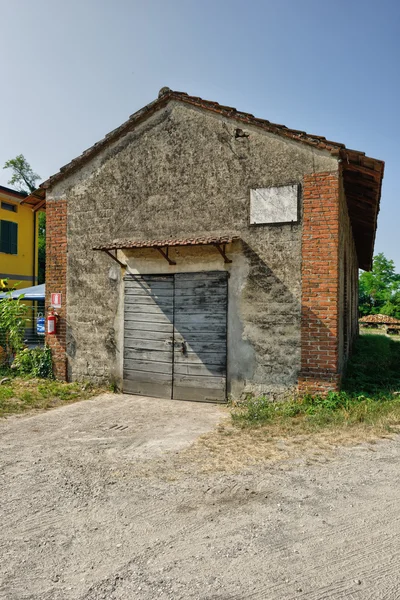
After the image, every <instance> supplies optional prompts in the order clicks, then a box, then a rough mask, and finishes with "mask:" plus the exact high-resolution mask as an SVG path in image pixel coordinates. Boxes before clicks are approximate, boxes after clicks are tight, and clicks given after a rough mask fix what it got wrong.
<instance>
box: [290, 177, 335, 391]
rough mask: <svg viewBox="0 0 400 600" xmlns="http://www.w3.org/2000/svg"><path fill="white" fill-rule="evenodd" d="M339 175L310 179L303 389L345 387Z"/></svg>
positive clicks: (307, 187) (307, 189)
mask: <svg viewBox="0 0 400 600" xmlns="http://www.w3.org/2000/svg"><path fill="white" fill-rule="evenodd" d="M339 230H340V203H339V174H338V172H334V173H315V174H311V175H306V176H305V177H304V188H303V230H302V301H301V304H302V306H301V372H300V376H299V381H298V387H299V391H300V392H305V391H310V392H322V393H324V392H327V391H330V390H336V389H338V388H339V386H340V373H339V239H340V231H339Z"/></svg>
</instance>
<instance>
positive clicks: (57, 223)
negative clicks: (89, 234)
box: [46, 200, 67, 381]
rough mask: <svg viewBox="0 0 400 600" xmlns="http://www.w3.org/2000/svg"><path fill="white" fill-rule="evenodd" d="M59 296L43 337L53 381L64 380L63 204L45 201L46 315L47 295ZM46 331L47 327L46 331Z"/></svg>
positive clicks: (64, 221)
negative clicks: (52, 330)
mask: <svg viewBox="0 0 400 600" xmlns="http://www.w3.org/2000/svg"><path fill="white" fill-rule="evenodd" d="M52 293H60V294H61V308H57V309H56V312H57V313H58V318H57V327H56V334H55V335H48V334H46V343H47V344H48V345H49V347H50V348H51V353H52V356H53V372H54V376H55V377H56V379H59V380H62V381H66V380H67V357H66V337H67V326H66V316H67V311H66V308H67V307H66V300H67V297H66V296H67V201H66V200H48V201H47V203H46V316H47V314H48V311H49V308H50V306H51V294H52ZM46 330H47V328H46Z"/></svg>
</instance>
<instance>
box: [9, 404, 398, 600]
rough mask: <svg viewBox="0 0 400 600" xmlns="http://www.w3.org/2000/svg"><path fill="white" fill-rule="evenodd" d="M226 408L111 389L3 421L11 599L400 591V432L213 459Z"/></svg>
mask: <svg viewBox="0 0 400 600" xmlns="http://www.w3.org/2000/svg"><path fill="white" fill-rule="evenodd" d="M224 418H226V412H225V410H224V409H223V408H220V407H218V406H214V405H207V404H197V403H188V402H174V401H168V400H155V399H149V398H141V397H134V396H122V395H111V394H104V395H102V396H100V397H98V398H95V399H92V400H88V401H85V402H81V403H78V404H74V405H69V406H65V407H63V408H59V409H55V410H53V411H50V412H46V413H41V414H36V415H33V416H24V417H12V418H9V419H7V420H3V421H1V422H0V478H1V506H0V514H1V519H0V548H1V561H0V598H1V599H7V600H23V599H28V598H29V599H37V600H39V599H40V600H70V599H79V600H100V599H104V600H135V599H140V600H142V599H143V600H153V599H156V598H159V599H162V600H167V599H171V600H179V599H192V598H193V599H198V600H206V599H207V600H211V599H215V600H228V599H229V600H247V599H259V600H275V599H276V600H278V599H279V600H286V599H287V600H294V599H298V600H304V599H307V600H325V599H330V600H340V599H342V598H343V599H346V600H351V599H356V600H369V599H370V600H398V599H399V598H400V543H399V536H400V492H399V490H400V486H399V483H400V481H399V479H400V471H399V468H398V464H399V459H400V439H399V438H396V439H394V440H390V441H389V440H385V441H381V442H378V443H377V444H363V445H359V446H356V447H353V448H345V449H342V450H340V451H337V452H335V453H334V454H332V455H329V456H328V455H326V456H324V455H322V456H321V457H320V459H319V462H313V463H311V464H309V461H308V460H306V459H305V458H299V459H296V460H294V459H291V460H286V461H281V462H280V463H275V464H271V463H265V464H263V465H257V466H253V467H247V468H243V469H242V470H241V472H239V473H229V472H222V473H221V472H215V473H210V472H208V473H206V474H204V473H203V474H202V473H201V471H200V469H199V462H198V453H197V457H196V461H193V462H191V461H190V452H188V451H187V450H186V449H187V447H188V446H190V444H191V443H192V442H193V441H194V440H196V438H198V436H200V435H201V434H203V433H206V432H209V431H210V430H212V429H213V428H215V427H216V425H217V424H218V423H219V422H220V421H221V420H223V419H224ZM182 457H184V460H183V459H182Z"/></svg>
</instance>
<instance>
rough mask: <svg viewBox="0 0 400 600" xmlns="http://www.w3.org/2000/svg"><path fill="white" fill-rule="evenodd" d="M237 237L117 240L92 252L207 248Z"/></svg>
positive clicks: (229, 241)
mask: <svg viewBox="0 0 400 600" xmlns="http://www.w3.org/2000/svg"><path fill="white" fill-rule="evenodd" d="M239 239H240V238H239V237H238V236H232V235H223V236H203V237H190V238H180V239H165V240H119V241H114V242H110V243H108V244H105V245H101V246H96V247H95V248H93V250H128V249H131V248H167V247H172V246H208V245H214V244H230V243H231V242H234V241H236V240H239Z"/></svg>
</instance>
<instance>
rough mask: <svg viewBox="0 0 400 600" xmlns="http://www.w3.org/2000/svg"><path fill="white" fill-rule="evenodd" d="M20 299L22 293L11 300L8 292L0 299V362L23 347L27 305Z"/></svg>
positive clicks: (4, 362)
mask: <svg viewBox="0 0 400 600" xmlns="http://www.w3.org/2000/svg"><path fill="white" fill-rule="evenodd" d="M22 299H23V294H21V295H20V296H19V298H18V299H16V300H13V299H12V298H11V293H10V294H8V295H7V296H6V297H5V298H3V299H2V300H0V362H1V363H2V364H4V365H9V364H10V363H11V361H12V358H13V357H14V355H15V354H16V353H17V352H19V351H20V350H21V349H22V348H23V344H24V335H25V327H26V323H27V319H26V313H27V310H28V307H27V306H26V304H23V303H22V302H21V300H22Z"/></svg>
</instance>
